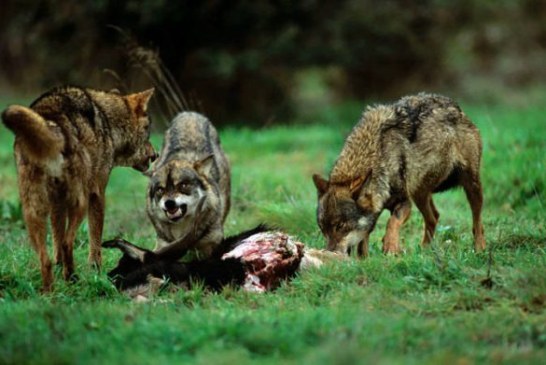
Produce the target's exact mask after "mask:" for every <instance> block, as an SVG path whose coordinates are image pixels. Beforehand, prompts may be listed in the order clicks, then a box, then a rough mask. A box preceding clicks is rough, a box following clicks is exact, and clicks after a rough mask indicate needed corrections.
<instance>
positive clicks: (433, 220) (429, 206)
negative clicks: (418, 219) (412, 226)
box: [413, 193, 440, 247]
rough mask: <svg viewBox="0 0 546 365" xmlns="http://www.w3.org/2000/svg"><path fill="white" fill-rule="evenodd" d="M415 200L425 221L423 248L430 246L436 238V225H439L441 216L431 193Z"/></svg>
mask: <svg viewBox="0 0 546 365" xmlns="http://www.w3.org/2000/svg"><path fill="white" fill-rule="evenodd" d="M413 200H414V202H415V205H416V206H417V208H418V209H419V211H420V212H421V214H422V215H423V218H424V220H425V228H424V232H423V239H422V240H421V246H423V247H425V246H428V245H429V244H430V241H432V239H433V238H434V232H435V230H436V225H437V224H438V218H439V217H440V214H439V213H438V211H437V210H436V207H435V206H434V203H433V202H432V194H431V193H427V194H423V195H418V196H416V197H414V199H413Z"/></svg>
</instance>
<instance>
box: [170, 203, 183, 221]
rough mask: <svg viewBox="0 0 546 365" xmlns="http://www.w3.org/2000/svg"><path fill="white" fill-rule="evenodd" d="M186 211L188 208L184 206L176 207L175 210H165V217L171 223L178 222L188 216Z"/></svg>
mask: <svg viewBox="0 0 546 365" xmlns="http://www.w3.org/2000/svg"><path fill="white" fill-rule="evenodd" d="M186 210H187V208H186V206H185V205H182V206H181V207H175V208H174V209H167V210H165V215H166V216H167V218H169V219H170V220H171V221H173V222H177V221H179V220H180V219H182V217H184V215H185V214H186Z"/></svg>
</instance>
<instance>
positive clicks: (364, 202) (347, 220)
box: [313, 174, 381, 253]
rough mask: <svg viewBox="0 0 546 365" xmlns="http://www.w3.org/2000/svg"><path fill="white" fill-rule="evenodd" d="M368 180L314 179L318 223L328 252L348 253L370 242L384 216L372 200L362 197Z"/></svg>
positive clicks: (314, 176) (315, 177) (365, 196)
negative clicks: (372, 233)
mask: <svg viewBox="0 0 546 365" xmlns="http://www.w3.org/2000/svg"><path fill="white" fill-rule="evenodd" d="M369 176H370V174H368V175H367V177H364V178H361V177H358V178H356V179H353V180H352V181H348V182H344V183H331V182H330V181H328V180H326V179H323V178H322V177H320V176H319V175H316V174H315V175H313V182H314V183H315V186H316V188H317V191H318V207H317V222H318V225H319V227H320V230H321V231H322V234H323V235H324V236H325V238H326V240H327V249H328V250H330V251H336V252H341V253H349V251H350V250H351V249H352V248H353V247H354V246H357V245H359V244H360V243H361V242H367V240H368V236H369V234H370V232H371V231H372V230H373V228H374V226H375V223H376V221H377V218H378V217H379V213H380V212H381V210H378V209H377V206H376V205H377V204H374V201H373V200H374V199H373V197H372V196H369V195H368V194H361V193H362V191H363V188H364V186H365V185H366V183H367V180H368V179H369Z"/></svg>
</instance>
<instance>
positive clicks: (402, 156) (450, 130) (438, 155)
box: [313, 93, 485, 255]
mask: <svg viewBox="0 0 546 365" xmlns="http://www.w3.org/2000/svg"><path fill="white" fill-rule="evenodd" d="M481 153H482V143H481V139H480V134H479V131H478V129H477V128H476V127H475V125H474V124H473V123H472V122H471V121H470V120H469V119H468V117H467V116H466V115H465V114H464V113H463V112H462V111H461V109H460V108H459V106H458V105H457V104H456V103H455V102H453V101H452V100H450V99H448V98H446V97H443V96H439V95H430V94H424V93H421V94H418V95H415V96H407V97H404V98H402V99H401V100H399V101H398V102H397V103H395V104H392V105H380V106H376V107H372V108H368V109H367V110H366V111H365V113H364V114H363V116H362V118H361V120H360V121H359V123H358V124H357V125H356V126H355V127H354V129H353V131H352V132H351V134H350V135H349V137H348V138H347V140H346V142H345V146H344V147H343V150H342V151H341V154H340V156H339V158H338V159H337V161H336V163H335V165H334V167H333V169H332V172H331V173H330V177H329V180H325V179H323V178H321V177H320V176H318V175H314V176H313V181H314V183H315V186H316V188H317V190H318V200H319V203H318V209H317V220H318V224H319V226H320V228H321V230H322V232H323V234H324V235H325V236H326V237H327V239H328V248H329V249H331V250H335V251H343V252H347V251H348V250H349V249H350V248H351V247H352V246H355V245H358V253H359V255H367V252H368V237H369V233H370V232H371V231H372V230H373V228H374V226H375V222H376V220H377V218H378V217H379V215H380V213H381V211H382V210H383V209H388V210H390V211H391V217H390V219H389V221H388V223H387V231H386V234H385V236H384V238H383V251H384V252H385V253H398V252H400V245H399V230H400V228H401V226H402V225H403V224H404V223H405V222H406V221H407V220H408V218H409V216H410V212H411V202H414V203H415V205H416V206H417V208H418V209H419V210H420V211H421V213H422V214H423V217H424V220H425V229H424V234H423V239H422V245H423V246H426V245H428V244H429V243H430V241H431V240H432V238H433V236H434V230H435V228H436V224H437V223H438V218H439V213H438V211H437V210H436V207H435V206H434V203H433V201H432V194H433V193H435V192H438V191H444V190H447V189H450V188H452V187H455V186H462V187H463V188H464V190H465V192H466V196H467V198H468V201H469V203H470V207H471V209H472V216H473V233H474V240H475V246H474V247H475V249H476V251H482V250H484V249H485V239H484V234H483V227H482V223H481V208H482V200H483V198H482V187H481V183H480V160H481Z"/></svg>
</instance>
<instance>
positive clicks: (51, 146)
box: [2, 105, 64, 162]
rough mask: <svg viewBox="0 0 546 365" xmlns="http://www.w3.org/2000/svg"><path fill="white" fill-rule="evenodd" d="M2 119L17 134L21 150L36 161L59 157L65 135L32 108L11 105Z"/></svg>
mask: <svg viewBox="0 0 546 365" xmlns="http://www.w3.org/2000/svg"><path fill="white" fill-rule="evenodd" d="M2 121H3V122H4V124H5V126H6V127H8V128H9V129H10V130H11V131H13V133H14V134H15V136H16V138H17V144H18V145H19V147H20V148H21V152H22V153H23V154H24V155H25V156H26V157H28V158H29V159H31V160H33V161H35V162H43V161H45V160H49V159H53V158H57V157H58V156H59V155H60V153H61V152H62V150H63V148H64V137H63V135H62V134H61V133H59V132H57V131H55V130H54V129H52V128H50V127H49V126H48V125H47V121H46V120H45V119H44V118H43V117H42V116H41V115H40V114H38V113H36V112H35V111H34V110H32V109H30V108H27V107H24V106H20V105H11V106H9V107H8V108H7V109H6V110H4V112H3V113H2Z"/></svg>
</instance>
